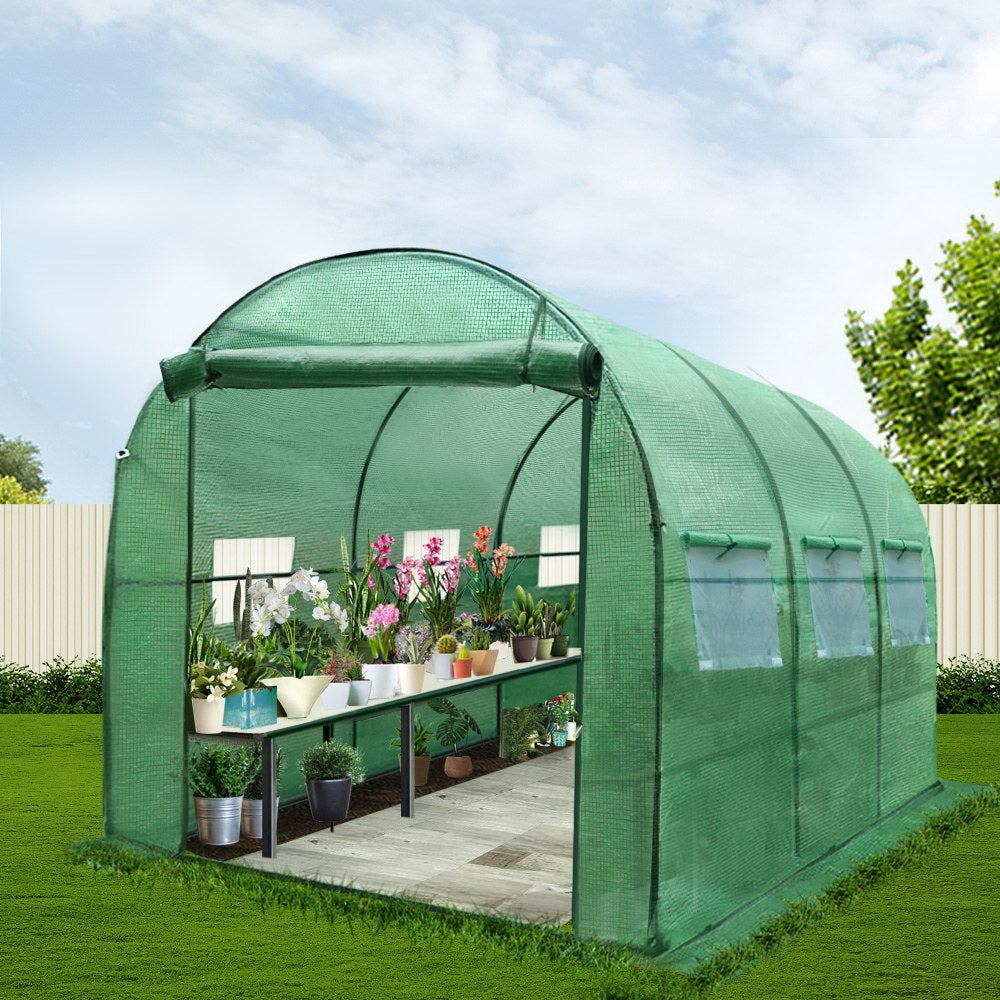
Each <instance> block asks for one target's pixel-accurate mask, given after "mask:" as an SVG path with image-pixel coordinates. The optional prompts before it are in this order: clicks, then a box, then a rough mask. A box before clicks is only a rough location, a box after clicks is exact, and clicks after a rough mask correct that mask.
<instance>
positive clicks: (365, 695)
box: [347, 681, 372, 708]
mask: <svg viewBox="0 0 1000 1000" xmlns="http://www.w3.org/2000/svg"><path fill="white" fill-rule="evenodd" d="M350 683H351V693H350V695H349V696H348V699H347V704H348V705H353V706H355V707H356V708H360V707H361V706H362V705H367V704H368V699H369V698H370V697H371V693H372V682H371V681H351V682H350Z"/></svg>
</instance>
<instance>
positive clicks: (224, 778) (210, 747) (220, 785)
mask: <svg viewBox="0 0 1000 1000" xmlns="http://www.w3.org/2000/svg"><path fill="white" fill-rule="evenodd" d="M249 772H250V757H249V754H248V753H247V751H246V749H245V748H244V747H236V746H228V745H218V744H215V743H202V744H200V745H199V746H198V748H197V749H196V750H195V752H194V754H193V755H192V756H191V762H190V764H189V765H188V783H189V784H190V786H191V791H192V793H193V794H194V795H196V796H198V798H202V799H228V798H232V797H233V796H236V795H242V794H243V792H244V789H245V788H246V787H247V777H248V775H249Z"/></svg>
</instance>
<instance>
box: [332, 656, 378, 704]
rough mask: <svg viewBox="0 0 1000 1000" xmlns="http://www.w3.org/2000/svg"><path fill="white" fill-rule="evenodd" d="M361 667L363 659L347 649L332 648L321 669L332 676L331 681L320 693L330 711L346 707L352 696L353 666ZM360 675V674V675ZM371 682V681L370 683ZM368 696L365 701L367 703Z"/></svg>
mask: <svg viewBox="0 0 1000 1000" xmlns="http://www.w3.org/2000/svg"><path fill="white" fill-rule="evenodd" d="M354 666H357V667H358V669H360V668H361V661H360V660H359V659H357V657H355V656H352V655H351V654H350V653H349V652H347V650H346V649H344V648H341V649H331V650H330V651H329V653H328V654H327V657H326V660H325V662H324V663H323V666H322V667H320V671H321V672H322V673H324V674H326V675H327V676H329V678H330V683H329V684H328V685H327V686H326V688H324V690H323V693H322V694H321V695H320V702H321V703H322V705H323V707H324V708H325V709H327V710H328V711H330V712H336V711H339V710H340V709H342V708H346V707H347V706H348V704H349V703H350V698H351V668H352V667H354ZM359 676H360V675H359ZM370 683H371V682H369V685H370ZM367 700H368V699H367V698H366V699H365V703H367Z"/></svg>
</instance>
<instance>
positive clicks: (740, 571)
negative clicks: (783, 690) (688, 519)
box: [686, 546, 781, 670]
mask: <svg viewBox="0 0 1000 1000" xmlns="http://www.w3.org/2000/svg"><path fill="white" fill-rule="evenodd" d="M686 554H687V564H688V573H689V575H690V578H691V602H692V604H693V606H694V625H695V633H696V636H697V641H698V665H699V666H700V668H701V669H702V670H737V669H743V668H747V667H780V666H781V646H780V644H779V641H778V603H777V598H776V596H775V592H774V580H773V578H772V575H771V563H770V561H769V559H768V557H767V552H766V551H765V550H764V549H741V548H731V549H728V550H727V549H725V548H717V547H714V546H691V547H689V548H688V549H687V550H686Z"/></svg>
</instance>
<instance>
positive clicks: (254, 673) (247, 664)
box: [218, 643, 280, 694]
mask: <svg viewBox="0 0 1000 1000" xmlns="http://www.w3.org/2000/svg"><path fill="white" fill-rule="evenodd" d="M218 662H219V664H220V665H221V666H222V667H223V668H225V669H228V668H230V667H232V668H235V670H236V679H237V680H238V681H239V682H240V683H241V684H242V685H243V687H244V688H245V689H246V690H247V691H259V690H261V689H262V688H264V687H266V686H267V685H265V684H264V683H263V682H264V680H265V679H267V678H268V677H278V676H279V675H280V671H279V670H278V669H277V668H276V667H275V666H274V665H273V664H272V663H271V657H270V654H269V652H268V650H267V649H264V648H262V647H260V646H258V645H255V644H253V643H251V644H248V645H244V644H241V645H238V646H233V647H228V646H226V645H225V643H222V644H220V648H219V658H218ZM227 693H228V694H237V693H238V692H236V691H229V692H227Z"/></svg>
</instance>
